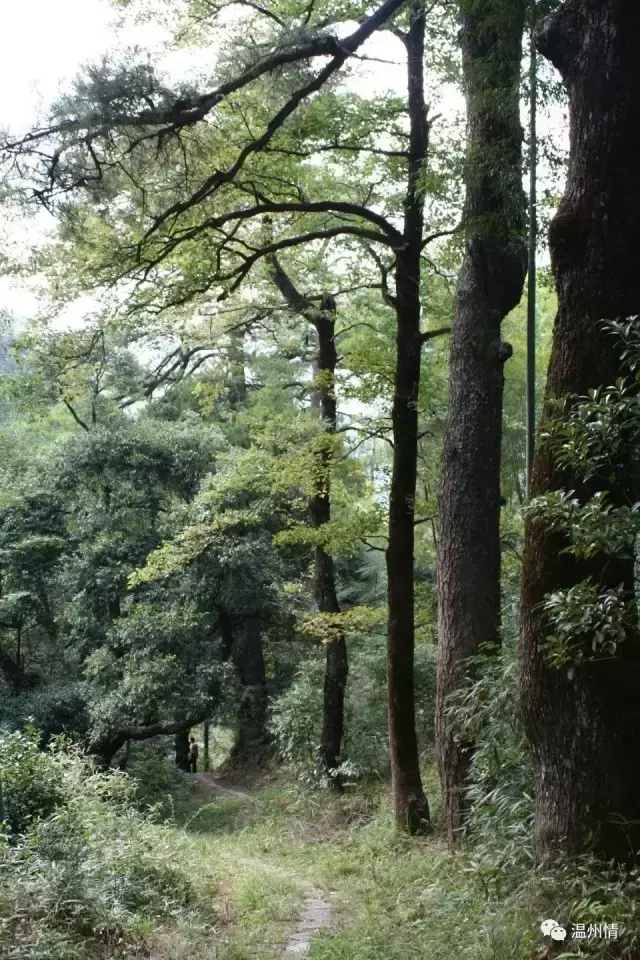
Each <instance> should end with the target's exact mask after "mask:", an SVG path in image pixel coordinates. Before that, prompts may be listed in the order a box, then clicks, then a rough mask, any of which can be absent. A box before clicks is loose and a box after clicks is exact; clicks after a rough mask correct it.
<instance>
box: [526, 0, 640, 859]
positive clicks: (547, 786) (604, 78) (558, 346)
mask: <svg viewBox="0 0 640 960" xmlns="http://www.w3.org/2000/svg"><path fill="white" fill-rule="evenodd" d="M638 36H640V5H639V4H638V3H637V2H636V0H566V2H565V3H564V4H563V5H562V6H561V7H560V8H559V9H558V10H557V11H556V12H555V13H553V14H551V15H550V16H549V17H547V18H546V19H545V20H544V21H543V22H542V24H541V26H540V29H539V31H538V49H539V50H540V52H541V53H543V54H544V56H546V57H548V58H549V59H550V60H551V61H552V62H553V63H554V64H555V66H556V67H557V68H558V69H559V70H560V72H561V73H562V75H563V78H564V80H565V84H566V87H567V90H568V94H569V108H570V118H571V126H570V135H571V144H570V159H569V170H568V179H567V186H566V191H565V195H564V198H563V200H562V203H561V204H560V208H559V210H558V213H557V216H556V218H555V219H554V221H553V223H552V225H551V228H550V231H549V242H550V247H551V256H552V265H553V270H554V275H555V280H556V287H557V292H558V315H557V318H556V325H555V330H554V339H553V348H552V354H551V362H550V367H549V378H548V383H547V395H546V401H545V413H547V414H548V413H549V411H550V407H549V402H550V401H551V400H552V399H553V398H559V397H564V396H566V395H585V394H586V392H587V390H588V389H589V388H590V387H595V386H598V385H600V384H609V383H612V382H613V381H615V379H616V377H617V376H618V375H619V356H618V350H617V348H616V344H615V341H614V340H613V339H612V337H611V336H610V335H609V334H608V333H607V332H606V331H605V330H603V327H602V323H601V318H603V317H605V318H611V319H615V318H619V317H626V316H631V315H637V314H638V313H640V270H639V269H638V264H639V263H640V231H639V230H638V222H639V220H640V163H639V162H638V147H639V145H640V111H639V110H638V104H639V103H640V60H639V59H638V55H637V49H636V47H637V44H636V38H637V37H638ZM635 479H636V478H634V477H633V476H632V475H631V472H630V471H629V472H628V473H627V476H626V477H625V482H626V484H627V489H622V490H621V489H620V487H618V488H617V489H616V490H610V491H609V495H610V499H611V500H612V502H614V503H616V502H618V503H620V502H621V501H624V500H625V499H626V498H627V497H630V498H632V499H637V497H636V496H635V495H634V491H633V489H632V486H633V483H634V480H635ZM567 486H569V488H575V489H576V490H577V492H578V495H579V496H586V495H589V494H593V493H594V492H595V489H602V488H603V484H598V486H597V487H596V486H595V484H590V485H589V489H586V488H585V486H584V485H583V484H580V481H579V480H577V481H576V478H572V477H568V476H567V472H566V471H565V472H564V474H562V473H561V471H560V470H559V469H558V468H557V467H556V466H555V464H554V462H553V459H552V456H551V452H550V451H549V450H548V449H547V447H546V446H542V447H538V449H537V450H536V453H535V457H534V465H533V477H532V490H531V492H532V495H533V496H536V495H537V494H540V493H542V492H544V491H549V490H556V489H560V488H562V487H567ZM563 545H564V544H563V541H562V540H561V538H559V536H558V535H557V534H556V535H552V534H551V533H550V532H549V531H548V529H546V528H545V526H544V524H542V523H540V522H535V523H534V522H532V521H531V520H529V521H528V522H527V524H526V530H525V550H524V562H523V574H522V602H521V635H520V684H521V699H522V711H523V716H524V723H525V730H526V734H527V737H528V740H529V744H530V746H531V751H532V759H533V770H534V779H535V795H536V845H537V854H538V857H539V859H540V860H541V861H543V862H544V861H548V860H549V859H550V858H551V856H552V854H553V853H554V850H555V849H556V847H558V846H559V845H562V849H563V852H564V853H565V854H574V853H578V852H580V851H582V850H584V849H585V847H586V846H587V844H588V842H589V837H590V834H593V835H594V837H595V846H596V850H597V851H598V852H600V853H602V854H603V855H605V856H606V857H607V858H609V857H612V858H615V859H617V860H626V859H628V858H630V856H631V855H632V852H633V851H634V850H637V849H638V847H639V845H640V765H638V756H637V750H638V746H637V745H638V740H639V737H640V664H639V662H638V649H637V641H636V638H635V637H636V635H635V631H630V635H629V637H628V638H627V640H626V642H625V643H624V644H622V646H621V647H619V649H618V653H617V655H616V656H615V657H612V658H610V659H608V660H606V661H602V660H601V661H586V662H584V664H583V665H582V666H579V667H576V668H575V669H574V670H566V669H554V668H553V667H551V666H550V665H549V664H548V663H547V662H546V659H545V656H544V654H543V652H542V649H541V644H542V642H543V640H544V637H545V633H546V632H547V631H545V623H544V621H543V614H542V611H541V609H540V602H541V601H542V599H543V597H544V596H545V594H547V593H548V592H550V591H552V590H556V589H558V588H562V587H569V586H571V585H572V584H574V583H576V582H578V581H580V580H582V579H583V578H584V577H585V576H586V575H587V574H591V575H592V576H595V577H597V578H598V580H599V581H600V583H601V584H602V585H603V586H614V585H617V584H620V583H625V584H626V586H627V588H628V589H629V591H631V590H632V589H633V565H632V563H631V562H630V561H628V562H617V563H609V564H606V563H605V562H603V558H595V560H594V561H592V562H590V564H589V566H588V567H587V565H586V564H582V563H581V564H578V563H576V562H575V561H573V560H571V559H569V558H567V556H566V555H565V556H562V555H560V553H559V551H560V549H561V548H562V546H563ZM615 817H623V818H626V819H627V821H628V822H627V823H626V824H625V825H624V826H616V824H615V823H614V822H613V821H614V819H615Z"/></svg>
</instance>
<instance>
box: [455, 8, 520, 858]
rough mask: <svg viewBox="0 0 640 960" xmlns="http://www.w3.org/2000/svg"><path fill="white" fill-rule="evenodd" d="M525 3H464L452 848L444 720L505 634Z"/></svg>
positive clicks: (463, 775)
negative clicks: (506, 329) (483, 652)
mask: <svg viewBox="0 0 640 960" xmlns="http://www.w3.org/2000/svg"><path fill="white" fill-rule="evenodd" d="M525 6H526V5H525V2H524V0H514V2H512V3H511V4H506V5H505V3H504V2H503V0H463V2H462V4H461V10H462V29H461V33H460V38H461V44H462V55H463V72H464V85H465V97H466V103H467V130H468V133H467V135H468V142H467V170H468V174H467V184H466V201H465V209H464V218H465V221H466V224H467V238H466V248H465V255H464V259H463V262H462V266H461V268H460V273H459V275H458V282H457V287H456V296H455V304H454V311H453V323H452V334H451V352H450V357H449V411H448V418H447V426H446V430H445V439H444V449H443V459H442V469H441V475H440V485H439V506H440V538H439V551H438V601H439V607H438V610H439V613H438V689H437V699H436V745H437V754H438V764H439V771H440V781H441V785H442V795H443V802H444V810H445V819H446V826H447V833H448V837H449V842H450V843H451V844H453V843H455V842H456V838H457V836H458V835H459V831H460V828H461V825H462V823H463V819H464V806H465V804H464V793H465V787H466V783H467V779H468V768H469V762H470V758H471V744H468V743H460V742H458V739H457V737H456V731H455V730H454V729H453V726H452V724H451V721H450V720H449V717H448V709H447V708H448V701H449V697H450V695H451V694H452V693H453V692H454V691H455V690H457V689H459V687H460V685H461V684H462V682H463V679H464V675H465V661H466V660H467V658H468V657H470V656H471V655H473V654H475V653H476V652H477V650H478V647H479V645H480V644H482V643H484V642H496V641H497V640H498V636H499V626H500V499H501V498H500V453H501V443H502V396H503V385H504V372H503V368H504V363H505V361H506V360H508V358H509V357H510V356H511V347H510V346H509V344H506V343H503V342H502V339H501V336H500V328H501V323H502V321H503V319H504V318H505V317H506V315H507V314H508V313H509V312H510V311H511V310H512V309H513V308H514V307H515V306H516V305H517V304H518V302H519V300H520V298H521V296H522V291H523V287H524V280H525V275H526V263H527V254H526V242H525V230H526V216H525V197H524V193H523V190H522V136H523V135H522V128H521V125H520V113H519V93H520V62H521V56H522V38H523V31H524V21H525Z"/></svg>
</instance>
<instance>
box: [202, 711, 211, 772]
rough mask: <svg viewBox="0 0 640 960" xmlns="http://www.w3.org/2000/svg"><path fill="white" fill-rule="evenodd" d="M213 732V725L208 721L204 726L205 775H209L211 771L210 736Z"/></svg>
mask: <svg viewBox="0 0 640 960" xmlns="http://www.w3.org/2000/svg"><path fill="white" fill-rule="evenodd" d="M210 730H211V724H210V722H209V721H208V720H205V721H204V724H203V740H204V770H205V773H208V772H209V770H210V769H211V755H210V750H209V734H210Z"/></svg>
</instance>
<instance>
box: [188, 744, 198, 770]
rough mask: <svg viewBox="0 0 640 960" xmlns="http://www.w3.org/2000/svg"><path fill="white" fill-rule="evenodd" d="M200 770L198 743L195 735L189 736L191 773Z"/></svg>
mask: <svg viewBox="0 0 640 960" xmlns="http://www.w3.org/2000/svg"><path fill="white" fill-rule="evenodd" d="M197 772H198V744H197V743H196V741H195V737H189V773H197Z"/></svg>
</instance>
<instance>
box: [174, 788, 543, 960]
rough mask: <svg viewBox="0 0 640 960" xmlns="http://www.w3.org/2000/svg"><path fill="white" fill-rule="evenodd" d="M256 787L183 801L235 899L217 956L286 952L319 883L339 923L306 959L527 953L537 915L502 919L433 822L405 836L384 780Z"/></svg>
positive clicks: (189, 823)
mask: <svg viewBox="0 0 640 960" xmlns="http://www.w3.org/2000/svg"><path fill="white" fill-rule="evenodd" d="M428 780H430V781H431V786H432V787H433V786H434V785H433V782H432V781H433V774H432V773H430V774H429V777H428ZM432 795H433V793H432ZM254 797H255V800H254V802H246V801H241V800H235V799H233V800H232V799H226V798H225V799H220V800H218V799H214V800H213V801H212V802H206V801H207V799H208V798H207V797H205V796H203V794H202V793H201V792H200V791H198V790H193V791H191V792H190V793H189V794H188V795H187V796H186V797H183V798H182V800H181V802H180V803H179V804H178V806H177V808H176V816H177V818H178V821H179V822H180V823H181V824H182V826H183V827H184V829H185V830H186V831H187V833H188V835H189V836H190V837H191V838H192V839H193V840H194V841H195V843H196V845H197V848H198V851H199V857H200V858H201V860H202V863H203V864H208V865H213V868H214V872H215V874H216V876H217V878H218V883H219V884H221V892H222V898H223V901H224V902H225V903H226V904H227V908H226V910H227V921H228V922H227V925H226V928H225V927H221V928H220V930H219V931H218V953H217V954H216V958H217V960H249V958H255V957H263V958H266V960H271V958H275V957H278V956H281V955H282V950H283V946H284V944H285V942H286V940H287V937H288V936H289V934H290V933H291V932H292V931H293V930H294V929H295V926H296V919H297V917H298V916H299V912H300V910H301V908H302V905H303V903H304V899H305V896H306V895H307V893H308V891H309V890H311V889H315V890H320V891H322V893H323V896H324V898H325V900H326V901H327V902H329V903H330V904H331V906H332V910H333V926H332V929H331V930H330V931H329V932H324V933H317V934H316V935H314V937H313V939H312V944H311V951H310V954H309V957H310V960H396V958H397V960H411V958H414V957H415V958H416V960H417V958H421V960H422V958H424V957H426V956H428V957H429V958H430V960H445V958H447V960H449V958H454V957H455V958H457V957H463V958H468V960H488V958H492V960H503V958H504V960H506V958H507V957H509V958H514V957H520V956H525V955H526V954H525V952H524V950H525V948H526V947H527V946H528V944H529V943H530V942H531V935H530V931H531V928H532V923H534V921H535V919H536V918H535V917H531V916H529V915H527V916H524V915H521V913H522V911H519V910H513V909H512V910H511V913H510V920H508V921H505V920H504V919H503V918H502V917H501V916H500V912H499V909H498V905H497V904H493V906H492V905H491V904H490V903H489V902H488V901H487V900H486V899H485V898H483V897H482V896H479V895H478V891H477V890H474V892H473V893H471V892H470V887H469V877H468V876H467V875H466V873H465V872H464V863H463V861H462V858H455V857H453V858H452V857H451V856H450V855H449V854H447V853H446V851H445V850H444V847H443V843H442V841H441V839H440V837H439V836H438V834H437V833H435V834H432V835H431V836H428V837H423V838H417V839H415V838H414V839H409V838H406V837H403V836H399V835H398V834H397V832H396V830H395V828H394V823H393V818H392V814H391V808H390V803H389V797H388V795H387V789H386V787H384V786H383V785H380V786H378V787H377V788H374V789H369V790H368V791H366V792H361V791H355V792H353V793H350V792H347V793H346V794H345V795H344V796H342V797H336V796H334V795H331V794H328V793H325V792H317V793H311V792H308V791H306V790H303V789H302V788H300V787H298V786H296V785H295V784H293V783H289V784H287V783H284V784H280V785H277V786H267V787H265V788H263V789H260V790H257V791H256V792H255V794H254ZM203 800H204V801H205V802H204V803H203ZM436 816H437V809H436ZM538 945H539V943H538ZM515 951H517V952H515ZM530 955H531V954H530ZM185 956H186V954H185Z"/></svg>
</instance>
